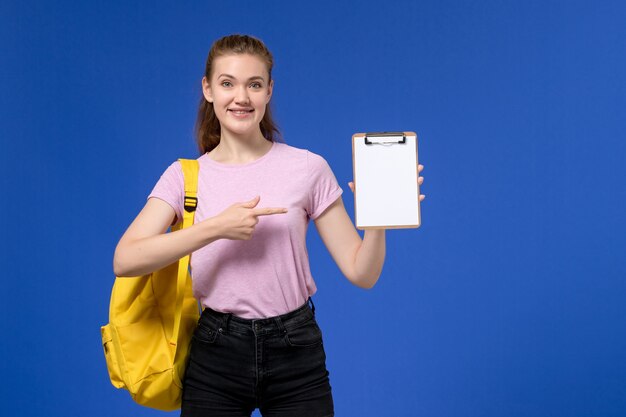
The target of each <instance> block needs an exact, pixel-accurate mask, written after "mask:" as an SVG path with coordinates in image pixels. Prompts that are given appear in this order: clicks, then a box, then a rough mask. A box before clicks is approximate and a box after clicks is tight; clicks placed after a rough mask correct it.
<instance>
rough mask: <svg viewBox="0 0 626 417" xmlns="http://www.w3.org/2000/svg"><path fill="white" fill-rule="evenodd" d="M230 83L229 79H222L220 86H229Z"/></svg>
mask: <svg viewBox="0 0 626 417" xmlns="http://www.w3.org/2000/svg"><path fill="white" fill-rule="evenodd" d="M231 85H232V84H231V83H230V81H222V87H230V86H231Z"/></svg>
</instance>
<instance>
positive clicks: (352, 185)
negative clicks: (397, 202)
mask: <svg viewBox="0 0 626 417" xmlns="http://www.w3.org/2000/svg"><path fill="white" fill-rule="evenodd" d="M423 170H424V165H420V164H417V172H418V174H419V173H420V172H422V171H423ZM417 183H418V184H419V185H422V184H424V177H419V176H418V177H417ZM348 186H349V187H350V189H351V190H352V192H354V182H352V181H350V182H349V183H348ZM425 198H426V195H424V194H420V197H419V199H420V201H424V199H425Z"/></svg>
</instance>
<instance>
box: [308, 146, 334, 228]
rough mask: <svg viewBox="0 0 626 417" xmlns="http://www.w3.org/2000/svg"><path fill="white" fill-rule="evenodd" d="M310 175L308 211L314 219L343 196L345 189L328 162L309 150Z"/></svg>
mask: <svg viewBox="0 0 626 417" xmlns="http://www.w3.org/2000/svg"><path fill="white" fill-rule="evenodd" d="M307 167H308V175H309V177H308V178H309V206H308V207H307V213H308V215H309V217H310V218H311V219H313V220H315V219H316V218H318V217H319V216H320V215H321V214H322V213H323V212H324V210H326V209H327V208H328V206H330V205H331V204H332V203H334V202H335V200H337V198H339V196H341V193H343V190H342V189H341V187H340V186H339V184H338V183H337V179H336V178H335V174H333V171H332V170H331V169H330V166H329V165H328V162H326V160H325V159H324V158H323V157H321V156H320V155H317V154H315V153H312V152H309V151H307Z"/></svg>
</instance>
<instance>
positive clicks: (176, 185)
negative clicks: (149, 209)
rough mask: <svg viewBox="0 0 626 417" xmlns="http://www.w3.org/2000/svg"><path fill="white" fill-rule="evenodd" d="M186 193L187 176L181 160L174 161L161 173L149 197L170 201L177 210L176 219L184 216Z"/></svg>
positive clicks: (179, 219)
mask: <svg viewBox="0 0 626 417" xmlns="http://www.w3.org/2000/svg"><path fill="white" fill-rule="evenodd" d="M184 195H185V178H184V176H183V170H182V167H181V165H180V161H175V162H173V163H172V164H171V165H170V166H169V167H168V168H167V169H166V170H165V172H163V174H162V175H161V178H159V181H157V183H156V185H155V186H154V188H153V189H152V192H151V193H150V194H149V195H148V198H151V197H156V198H158V199H161V200H163V201H165V202H166V203H168V204H169V205H170V206H172V208H173V209H174V211H175V212H176V221H175V222H174V224H176V223H178V222H180V221H181V220H182V218H183V200H184Z"/></svg>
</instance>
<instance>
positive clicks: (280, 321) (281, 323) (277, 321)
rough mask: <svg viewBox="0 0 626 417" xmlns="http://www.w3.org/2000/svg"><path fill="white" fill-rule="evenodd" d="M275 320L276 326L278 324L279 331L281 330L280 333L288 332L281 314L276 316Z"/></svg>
mask: <svg viewBox="0 0 626 417" xmlns="http://www.w3.org/2000/svg"><path fill="white" fill-rule="evenodd" d="M274 321H275V322H276V326H278V331H280V333H283V334H284V333H287V330H286V329H285V326H284V325H283V321H282V320H281V319H280V317H279V316H276V317H274Z"/></svg>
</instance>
